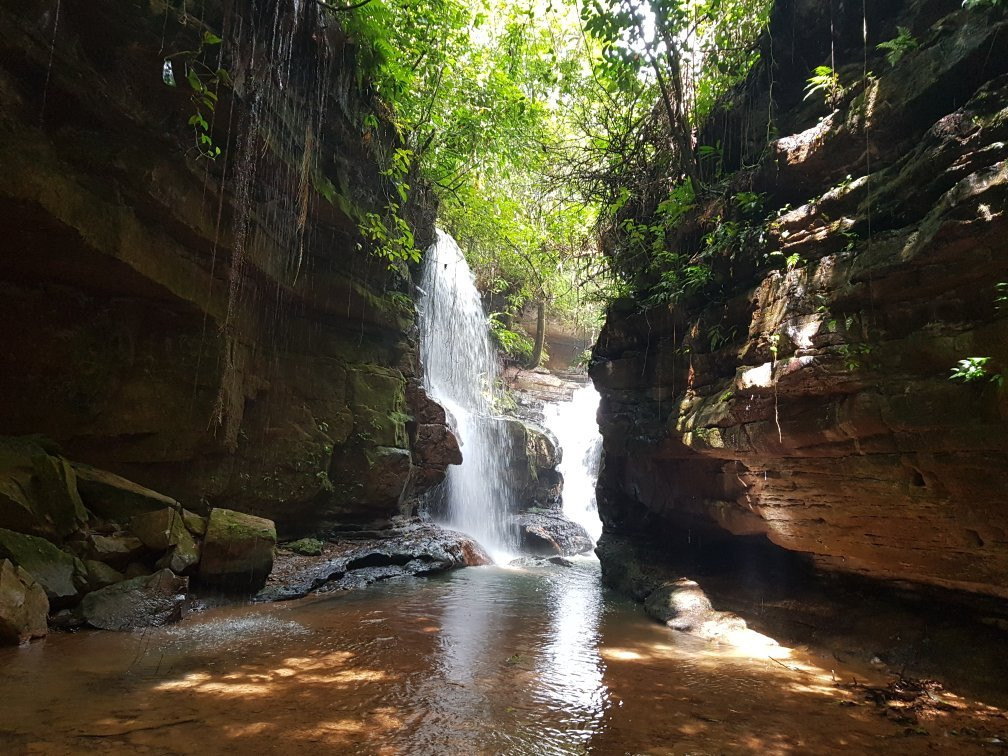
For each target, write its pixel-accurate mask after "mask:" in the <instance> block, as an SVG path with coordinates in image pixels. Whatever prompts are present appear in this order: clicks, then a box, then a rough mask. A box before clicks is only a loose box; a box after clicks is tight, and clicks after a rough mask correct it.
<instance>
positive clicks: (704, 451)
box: [590, 0, 1008, 598]
mask: <svg viewBox="0 0 1008 756" xmlns="http://www.w3.org/2000/svg"><path fill="white" fill-rule="evenodd" d="M973 5H974V6H976V7H970V8H964V7H962V6H961V3H960V2H959V1H958V0H955V1H954V2H936V1H933V0H921V1H920V2H886V3H869V4H868V6H870V7H868V11H869V14H870V15H869V16H868V17H867V18H864V17H863V16H862V4H861V3H855V4H850V3H814V2H807V1H806V0H791V1H789V2H780V3H778V4H777V7H776V9H775V11H774V14H773V20H772V23H771V28H770V33H769V34H768V35H766V38H765V40H764V43H763V50H762V52H763V55H762V59H763V61H762V62H761V63H760V64H759V66H758V68H757V70H755V71H754V72H753V74H752V76H751V77H750V79H749V81H748V82H747V84H746V85H745V86H744V87H742V89H741V91H740V92H739V93H738V94H737V96H736V97H735V98H734V99H733V102H732V103H731V106H730V107H727V108H725V109H724V111H723V112H721V113H720V114H717V115H715V116H714V117H713V118H712V119H711V122H710V124H708V127H707V129H706V130H705V131H704V132H703V133H702V134H701V137H700V143H701V144H714V143H715V141H716V140H717V141H720V142H721V144H722V149H723V159H724V164H725V168H726V176H725V177H724V178H723V179H721V180H722V181H723V182H724V183H723V184H721V187H722V188H723V187H725V186H727V189H725V191H724V192H723V193H722V196H721V197H719V198H717V199H712V200H709V201H707V202H705V203H704V204H703V206H702V207H700V208H699V209H698V213H697V214H696V215H699V216H703V217H706V218H707V219H709V218H711V217H721V218H723V219H724V220H728V219H729V218H734V219H735V222H736V225H735V228H734V229H732V231H733V234H734V238H728V244H727V246H729V247H731V249H730V250H728V254H727V256H726V257H725V258H723V259H722V260H721V261H720V262H715V263H714V265H715V273H716V275H717V278H718V282H717V283H718V286H719V288H718V289H717V290H716V291H715V292H714V293H713V294H711V293H710V292H709V291H708V293H707V294H706V295H705V296H704V297H692V298H687V299H685V300H683V301H680V302H679V303H678V304H677V305H675V306H671V305H645V304H644V303H643V302H642V298H640V297H638V298H636V299H627V300H622V301H619V302H617V303H615V304H614V305H613V306H612V308H611V309H610V311H609V313H608V317H607V321H606V324H605V327H604V329H603V331H602V334H601V336H600V337H599V340H598V343H597V344H596V346H595V349H594V355H593V361H592V365H591V371H590V372H591V375H592V378H593V379H594V381H595V384H596V386H597V387H598V388H599V390H600V392H601V394H602V406H601V409H600V412H599V420H600V424H601V428H602V433H603V435H604V438H605V459H604V465H603V469H602V472H601V476H600V479H599V484H598V493H599V505H600V512H601V516H602V518H603V521H604V524H605V534H604V536H603V544H602V548H601V549H600V554H601V555H602V559H603V568H604V569H607V567H608V569H609V571H610V572H612V571H614V570H617V569H619V568H620V567H621V565H620V564H618V560H620V559H623V558H624V557H623V556H617V554H622V553H623V552H620V551H619V549H617V548H615V547H616V546H617V545H618V544H621V543H625V542H627V541H628V540H630V541H634V540H636V542H638V543H640V544H647V545H648V547H649V549H652V550H651V551H649V552H648V553H649V554H651V555H652V556H651V557H649V558H653V555H654V554H658V555H661V556H660V558H668V559H669V560H670V561H672V560H675V559H676V558H677V555H681V554H683V553H686V552H688V551H690V550H691V549H695V548H696V547H697V545H698V544H707V545H709V546H710V548H711V549H712V550H713V551H717V549H719V548H722V547H724V545H725V544H730V543H732V542H737V541H744V540H747V539H746V538H745V537H749V538H748V540H757V541H759V540H761V539H763V538H765V539H768V540H769V541H770V542H772V543H773V544H776V545H777V546H779V547H783V549H787V550H790V551H793V552H797V553H799V554H803V555H806V556H807V557H808V558H809V559H810V560H811V561H812V562H813V563H814V564H815V565H816V566H818V567H820V568H825V569H827V570H838V571H843V572H847V573H857V574H861V575H865V576H869V577H871V578H879V579H885V580H898V581H907V582H909V583H915V584H926V585H930V586H942V587H945V588H952V589H957V590H961V591H968V592H973V593H977V594H985V595H990V596H998V597H1002V598H1008V582H1006V580H1005V576H1006V575H1008V394H1006V388H1005V386H1003V385H1002V382H1003V380H1004V378H1008V301H1006V300H1004V299H1003V297H1004V295H1005V293H1006V288H1008V285H1002V284H1001V282H1005V281H1008V57H1006V56H1005V55H1004V51H1005V49H1006V45H1008V13H1006V9H1005V8H1004V7H1003V4H1001V5H1000V7H999V6H998V4H994V3H975V4H973ZM855 6H856V7H855ZM898 26H905V27H907V28H908V30H909V32H910V33H911V34H912V36H913V38H914V40H915V41H916V43H917V47H916V49H910V50H909V51H907V52H906V54H905V55H903V57H902V58H901V59H899V60H898V61H896V62H895V64H890V63H889V62H887V61H886V59H885V58H884V56H883V51H882V50H879V49H877V47H876V45H877V44H878V43H880V42H883V41H886V40H890V39H893V38H895V37H896V36H897V34H898V29H897V27H898ZM865 30H866V32H867V38H865V37H864V36H863V35H864V34H865ZM831 62H832V65H833V67H834V70H835V71H836V72H837V74H838V77H839V81H840V84H841V85H842V87H843V91H842V92H840V93H838V95H837V98H836V99H837V102H835V103H834V105H835V107H831V106H829V105H827V104H826V102H825V99H826V98H825V97H824V96H823V94H822V93H821V92H820V93H819V94H817V95H815V96H810V97H809V98H807V99H803V95H804V92H803V90H804V88H805V87H806V79H807V78H808V77H809V76H810V75H811V74H812V70H813V69H814V68H815V67H816V66H819V65H831ZM770 82H772V84H770ZM768 113H771V114H772V118H771V123H770V124H768V123H767V114H768ZM768 135H770V136H775V135H780V136H779V137H778V138H772V139H771V140H770V141H769V143H768V141H767V136H768ZM741 192H752V193H754V194H757V195H763V203H762V204H763V209H764V211H765V214H766V215H767V216H768V219H767V220H765V221H764V220H762V218H763V217H764V216H763V215H761V216H760V220H759V221H747V220H746V219H745V218H743V217H742V216H741V214H740V212H739V211H738V210H737V208H734V207H732V206H731V203H732V200H731V197H732V196H736V197H737V193H741ZM726 198H727V199H726ZM733 213H734V214H733ZM698 227H699V226H698V223H697V222H694V223H693V226H692V227H690V223H689V222H687V223H686V227H685V228H684V230H683V231H682V232H681V234H680V237H679V242H680V243H681V245H682V247H681V251H683V252H686V253H689V254H692V255H694V256H699V255H701V254H702V249H703V244H704V242H703V239H702V236H701V234H700V233H698V232H697V228H698ZM706 228H708V229H709V228H710V226H709V225H708V226H707V227H706ZM750 231H751V232H750ZM747 232H750V233H747ZM723 246H724V245H723ZM774 253H777V254H774ZM718 265H720V266H721V267H720V268H718V267H717V266H718ZM970 357H986V358H989V359H988V360H987V361H986V362H985V363H983V364H982V365H981V366H980V367H978V368H977V369H975V370H974V371H972V375H971V376H970V377H972V378H973V379H972V380H964V379H959V380H952V379H951V369H952V368H955V367H956V366H957V364H958V363H959V361H960V360H963V359H966V358H970ZM607 543H608V544H609V546H610V548H609V549H608V550H607V546H606V544H607Z"/></svg>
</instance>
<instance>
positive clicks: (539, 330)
mask: <svg viewBox="0 0 1008 756" xmlns="http://www.w3.org/2000/svg"><path fill="white" fill-rule="evenodd" d="M545 347H546V300H544V299H540V300H539V301H538V302H536V334H535V346H534V347H533V348H532V356H531V357H529V361H528V364H527V365H526V367H528V368H529V369H530V370H534V369H535V368H537V367H539V363H540V362H541V361H542V357H543V350H544V349H545Z"/></svg>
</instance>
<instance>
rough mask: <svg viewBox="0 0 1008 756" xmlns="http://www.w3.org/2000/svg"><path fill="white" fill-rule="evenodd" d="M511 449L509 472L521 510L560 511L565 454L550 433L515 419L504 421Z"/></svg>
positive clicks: (505, 419) (501, 420) (502, 420)
mask: <svg viewBox="0 0 1008 756" xmlns="http://www.w3.org/2000/svg"><path fill="white" fill-rule="evenodd" d="M500 422H502V423H504V424H505V427H506V429H507V434H506V435H507V438H508V440H509V443H510V446H511V450H510V451H511V455H510V457H509V459H510V461H511V467H510V469H509V470H508V471H507V473H508V476H509V478H510V480H511V483H512V485H513V486H514V492H515V499H516V501H517V504H518V508H519V509H527V508H530V507H535V508H537V509H559V508H560V491H561V489H562V487H563V477H562V476H561V475H560V473H559V472H558V471H557V469H556V468H557V465H559V464H560V460H561V458H562V452H561V450H560V448H559V446H557V443H556V441H555V440H554V439H553V437H552V436H551V435H550V434H549V432H547V431H545V430H543V429H542V428H537V427H536V426H534V425H532V424H531V423H526V422H523V421H521V420H518V419H515V418H501V419H500Z"/></svg>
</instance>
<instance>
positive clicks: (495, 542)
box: [420, 231, 518, 561]
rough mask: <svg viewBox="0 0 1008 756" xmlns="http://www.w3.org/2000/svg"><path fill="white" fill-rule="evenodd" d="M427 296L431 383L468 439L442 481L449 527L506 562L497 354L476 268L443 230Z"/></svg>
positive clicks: (505, 442)
mask: <svg viewBox="0 0 1008 756" xmlns="http://www.w3.org/2000/svg"><path fill="white" fill-rule="evenodd" d="M421 289H422V295H421V300H420V339H421V346H420V349H421V355H422V358H423V361H424V367H425V378H424V382H425V388H426V389H427V392H428V393H429V394H430V395H431V397H433V398H434V399H435V400H437V401H438V402H440V403H441V404H442V405H444V407H445V408H446V409H447V410H448V412H450V413H451V415H452V417H453V418H454V421H455V423H456V430H457V435H458V436H459V439H460V441H461V444H462V457H463V461H462V464H461V465H453V466H451V467H450V468H449V469H448V474H447V476H446V478H445V482H444V484H443V486H442V491H441V494H442V497H443V502H442V506H441V507H440V510H441V512H442V514H443V516H444V517H445V519H446V520H447V524H449V525H450V526H452V527H455V528H458V529H460V530H462V531H464V532H466V533H468V534H470V535H472V536H473V537H475V538H476V539H477V540H478V541H479V542H480V543H481V544H482V545H483V546H485V547H486V548H487V549H488V550H489V551H490V553H491V554H492V555H493V556H494V558H495V560H497V561H501V559H502V558H504V557H505V556H506V555H510V554H514V553H515V552H516V551H517V550H518V549H517V543H518V541H517V535H516V532H515V529H514V528H513V526H511V525H510V524H509V521H508V513H509V510H511V509H512V508H513V507H512V502H511V499H512V492H513V491H514V490H515V486H514V485H512V483H511V481H509V480H508V475H509V473H508V471H509V470H511V469H512V467H513V460H512V459H511V457H512V455H513V451H512V445H511V441H510V437H509V435H508V427H507V423H506V421H505V420H504V419H503V418H499V417H495V416H494V415H493V411H494V401H493V397H494V393H495V391H496V390H497V375H498V367H497V357H496V354H495V352H494V348H493V344H492V343H491V341H490V334H489V331H488V329H487V324H486V313H484V311H483V305H482V303H481V301H480V296H479V292H478V291H477V290H476V285H475V283H474V281H473V275H472V272H471V271H470V270H469V266H468V264H467V263H466V260H465V256H464V255H463V254H462V250H460V249H459V246H458V244H456V243H455V240H454V239H453V238H452V237H451V236H450V235H448V234H446V233H444V232H443V231H438V234H437V240H436V241H435V243H434V244H433V245H432V246H431V247H430V249H428V250H427V255H426V261H425V263H424V271H423V280H422V283H421Z"/></svg>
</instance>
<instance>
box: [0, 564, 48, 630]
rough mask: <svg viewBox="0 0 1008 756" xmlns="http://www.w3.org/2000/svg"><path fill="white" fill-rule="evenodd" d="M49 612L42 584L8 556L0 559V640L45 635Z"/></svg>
mask: <svg viewBox="0 0 1008 756" xmlns="http://www.w3.org/2000/svg"><path fill="white" fill-rule="evenodd" d="M48 614H49V599H48V598H46V594H45V590H44V589H43V588H42V586H41V585H39V584H38V583H37V582H36V581H35V579H34V578H33V577H32V576H31V574H30V573H28V572H27V571H25V570H24V569H22V568H20V567H18V566H16V565H15V564H14V563H13V562H11V561H10V560H9V559H3V560H0V643H6V644H17V643H25V642H26V641H29V640H31V639H32V638H43V637H45V635H46V633H47V632H48V630H49V628H48V627H47V626H46V615H48Z"/></svg>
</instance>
